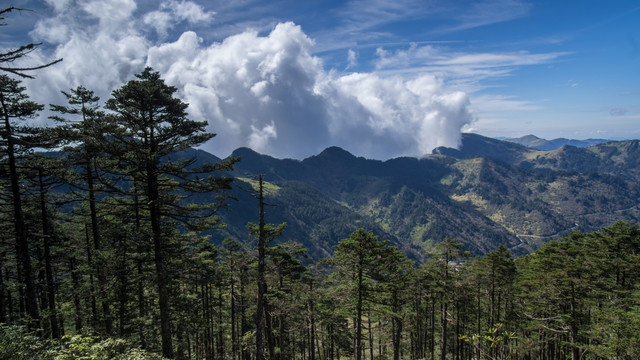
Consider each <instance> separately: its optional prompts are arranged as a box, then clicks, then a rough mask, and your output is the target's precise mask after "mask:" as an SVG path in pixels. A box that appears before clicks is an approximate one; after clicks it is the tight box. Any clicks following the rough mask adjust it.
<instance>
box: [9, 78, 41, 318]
mask: <svg viewBox="0 0 640 360" xmlns="http://www.w3.org/2000/svg"><path fill="white" fill-rule="evenodd" d="M24 91H25V88H24V87H22V86H20V81H18V80H15V79H12V78H10V77H8V76H7V75H0V115H1V117H2V121H3V126H2V129H1V130H0V135H1V139H2V144H1V151H2V159H1V160H2V166H3V167H6V168H7V177H8V180H9V188H10V194H11V195H10V197H11V202H12V207H13V208H12V211H13V225H14V235H15V238H16V244H15V246H16V257H17V262H18V274H21V275H22V277H21V281H22V283H23V285H24V286H25V291H26V294H25V297H26V308H27V314H28V317H29V320H28V323H29V327H30V328H37V327H38V326H39V324H38V323H39V321H40V312H39V309H38V303H37V294H36V287H35V283H34V274H33V268H32V265H31V256H30V255H29V239H28V236H27V227H26V223H25V217H24V210H23V194H22V191H21V186H20V176H19V171H18V166H19V162H20V159H21V158H22V157H23V156H24V155H26V154H27V153H28V152H29V151H30V150H32V149H33V148H36V147H46V146H47V144H46V141H45V140H46V139H45V137H44V135H45V134H44V131H43V129H41V128H37V127H33V126H31V125H29V124H28V123H27V121H28V120H29V119H31V118H33V117H35V116H36V114H37V112H38V111H40V110H42V109H43V106H42V105H40V104H37V103H35V102H33V101H30V100H29V97H28V96H27V94H25V93H24Z"/></svg>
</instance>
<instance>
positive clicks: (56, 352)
mask: <svg viewBox="0 0 640 360" xmlns="http://www.w3.org/2000/svg"><path fill="white" fill-rule="evenodd" d="M0 359H15V360H34V359H41V360H49V359H51V360H54V359H55V360H72V359H73V360H112V359H113V360H162V356H160V355H157V354H154V353H150V352H147V351H145V350H142V349H139V348H136V347H134V346H133V345H131V344H130V343H128V342H127V341H125V340H123V339H117V338H106V339H102V340H101V339H99V338H97V337H92V336H87V335H73V336H65V337H63V339H62V341H52V340H43V339H41V338H40V337H38V336H36V335H35V334H33V333H30V332H28V331H27V330H26V328H25V327H24V326H16V325H3V324H0Z"/></svg>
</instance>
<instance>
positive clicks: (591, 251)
mask: <svg viewBox="0 0 640 360" xmlns="http://www.w3.org/2000/svg"><path fill="white" fill-rule="evenodd" d="M11 10H12V8H8V9H5V10H2V11H0V19H3V18H4V15H6V14H8V13H9V12H11ZM34 47H37V44H28V45H25V46H23V47H20V48H18V49H15V50H12V51H10V52H7V53H4V54H0V65H2V66H1V67H0V70H2V74H0V115H1V121H2V126H0V128H1V129H0V137H1V140H0V190H1V191H0V227H1V229H2V233H3V235H2V237H1V238H0V359H163V358H166V359H174V358H175V359H216V360H218V359H219V360H222V359H234V360H263V359H271V360H276V359H279V360H288V359H304V360H339V359H356V360H363V359H371V360H373V359H393V360H399V359H411V360H418V359H441V360H445V359H455V360H466V359H469V360H470V359H572V360H577V359H637V358H640V301H639V299H640V226H638V225H637V224H635V223H633V222H627V221H617V222H614V223H612V224H610V225H609V226H606V227H603V228H601V229H600V230H598V231H593V232H589V233H582V232H579V231H573V232H571V233H570V234H569V235H568V236H565V237H563V238H561V239H559V240H555V241H550V242H548V243H546V244H545V245H543V246H542V247H541V248H539V249H538V250H536V251H534V252H532V253H530V254H526V255H521V256H519V257H515V256H512V254H511V253H510V251H509V249H508V248H507V247H505V246H499V247H498V248H496V249H494V250H493V251H490V252H488V253H487V254H485V255H474V254H471V253H470V252H468V251H464V247H465V244H463V243H462V242H460V241H458V240H456V239H454V238H447V239H446V240H445V241H442V242H440V243H437V244H435V245H434V246H431V247H430V248H429V249H428V251H427V250H424V251H425V254H424V258H425V259H426V260H425V261H421V262H420V263H416V262H414V261H412V260H410V259H409V258H408V257H407V256H406V255H405V254H403V252H402V251H400V250H399V249H398V248H397V247H396V246H394V245H392V244H391V243H390V242H389V241H388V240H385V239H384V238H381V237H379V236H377V235H374V233H373V232H371V231H369V229H363V228H360V229H357V230H355V231H353V232H352V233H351V234H350V235H349V236H348V237H346V238H344V239H342V240H341V241H340V242H339V243H338V244H336V245H335V246H334V247H333V253H332V254H330V255H329V256H327V257H325V258H322V259H314V258H312V257H310V256H309V255H308V254H307V251H306V249H305V248H304V246H303V245H302V244H301V242H296V241H285V242H282V241H278V238H280V237H281V236H282V234H284V233H286V232H287V224H286V223H281V224H272V223H269V218H268V211H266V210H265V208H268V207H269V206H270V204H269V203H268V202H267V201H265V194H266V193H268V191H269V186H273V185H270V184H269V183H267V182H266V181H264V179H263V177H262V175H261V174H255V178H253V179H251V180H250V181H248V180H246V179H245V180H244V181H242V182H238V181H234V178H233V176H231V175H230V174H231V170H232V169H233V167H234V164H236V163H237V162H238V161H242V159H241V158H234V157H230V158H227V159H225V160H220V161H218V162H215V163H201V162H198V161H197V159H196V158H195V157H188V156H184V151H186V150H188V149H190V148H193V147H197V146H198V145H200V144H203V143H204V142H206V141H215V138H214V136H215V135H214V134H211V133H210V132H207V131H205V130H206V125H207V124H206V123H204V122H197V121H193V120H190V119H189V118H188V116H187V106H188V105H187V104H186V103H184V102H183V101H181V100H180V99H179V98H178V97H177V96H176V94H175V93H176V91H177V89H176V88H175V87H172V86H170V85H168V84H166V83H165V81H164V80H163V79H162V78H161V76H160V74H159V73H158V72H156V71H154V70H153V69H151V68H145V69H144V70H142V71H141V72H140V73H139V74H137V75H136V77H135V78H134V79H131V80H130V81H128V82H127V83H126V84H124V85H123V86H122V87H120V88H118V89H114V90H113V92H112V94H111V97H110V98H109V99H106V101H101V99H99V98H98V97H97V96H95V94H94V93H93V91H92V90H90V89H87V88H85V87H83V86H81V85H80V86H78V87H76V88H74V89H63V90H62V92H63V94H64V96H65V97H66V99H67V100H68V101H67V103H65V104H51V105H48V106H49V108H50V110H51V111H52V112H53V113H54V114H55V115H53V116H52V117H51V121H52V123H53V125H52V126H46V127H44V126H36V125H35V122H34V121H33V120H34V119H35V118H36V117H37V116H38V114H39V113H40V112H41V111H42V110H43V109H44V105H43V104H38V103H36V102H33V101H31V100H30V99H29V97H28V95H27V94H26V88H25V87H24V85H23V83H22V80H23V79H24V78H30V77H33V74H34V72H33V71H35V70H38V68H41V67H46V66H50V65H54V64H55V63H56V62H57V61H59V60H54V61H52V62H50V63H48V64H43V65H40V66H35V67H33V68H19V67H13V66H12V64H13V60H15V59H17V58H19V57H21V56H24V55H25V54H28V53H29V52H30V51H32V49H33V48H34ZM30 84H37V80H35V82H30ZM102 104H103V105H102ZM212 138H213V139H212ZM181 154H182V155H181ZM247 184H249V185H247ZM236 187H242V190H243V191H245V192H247V193H249V194H250V195H251V197H250V199H251V200H252V201H253V203H252V204H248V205H247V204H245V205H244V206H245V207H246V208H250V209H253V210H254V212H255V223H249V224H247V225H246V237H244V238H232V237H229V238H226V239H225V240H224V241H222V242H221V243H214V242H213V241H211V239H210V235H209V234H211V232H216V231H218V230H219V229H222V228H223V227H224V226H225V224H224V223H223V222H222V221H221V218H220V214H221V213H222V212H224V211H226V210H227V209H228V208H233V206H234V204H235V203H234V202H233V201H232V200H231V199H230V196H229V193H230V191H231V189H235V188H236Z"/></svg>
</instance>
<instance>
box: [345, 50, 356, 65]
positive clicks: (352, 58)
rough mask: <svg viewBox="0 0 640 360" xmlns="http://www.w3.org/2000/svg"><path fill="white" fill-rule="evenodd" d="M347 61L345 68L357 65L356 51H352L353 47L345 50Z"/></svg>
mask: <svg viewBox="0 0 640 360" xmlns="http://www.w3.org/2000/svg"><path fill="white" fill-rule="evenodd" d="M347 62H348V64H347V69H349V68H352V67H356V66H358V53H356V52H355V51H353V49H349V51H347Z"/></svg>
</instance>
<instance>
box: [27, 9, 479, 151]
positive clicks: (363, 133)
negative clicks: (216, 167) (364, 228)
mask: <svg viewBox="0 0 640 360" xmlns="http://www.w3.org/2000/svg"><path fill="white" fill-rule="evenodd" d="M119 1H120V3H119V4H120V5H121V6H122V7H123V8H122V9H118V10H117V11H116V10H115V9H113V10H114V11H116V12H117V14H116V16H115V17H114V18H113V19H106V16H104V13H101V11H107V10H108V9H107V8H105V6H107V7H108V6H110V5H100V4H98V2H97V1H96V2H90V3H86V4H85V5H84V6H83V7H82V9H81V10H77V9H75V10H74V7H73V6H68V7H67V8H66V10H64V11H61V12H59V13H58V15H57V17H54V18H52V19H49V20H47V21H43V22H41V23H39V24H38V26H37V29H36V31H35V33H36V34H40V35H41V36H45V35H46V34H47V33H48V31H50V30H52V29H62V30H56V35H55V36H51V37H50V40H51V41H53V42H54V44H56V50H55V54H54V56H55V57H56V58H57V57H63V58H64V59H65V60H64V61H63V62H62V63H61V64H58V65H56V66H54V67H51V68H48V69H45V70H43V71H42V72H41V73H40V74H39V75H38V82H39V84H42V86H39V87H30V92H31V95H32V97H33V98H34V99H36V100H38V101H40V102H43V103H62V102H64V99H63V98H62V97H61V96H60V95H59V91H60V90H67V89H69V88H75V87H76V86H78V85H83V86H85V87H87V88H89V89H92V90H94V91H95V92H96V94H97V95H99V96H101V98H102V99H103V100H106V99H107V98H108V97H109V94H110V92H111V91H112V90H113V89H116V88H118V87H119V86H121V85H122V84H123V83H124V82H126V81H128V80H130V79H133V75H134V74H135V73H139V72H140V71H141V70H142V69H143V68H144V66H145V65H150V66H152V67H153V68H154V69H156V70H158V71H160V73H161V75H162V76H163V78H165V79H166V81H167V83H169V84H171V85H174V86H176V87H177V88H178V94H177V95H178V96H179V97H181V98H182V99H183V100H184V101H186V102H188V103H189V104H190V105H189V109H188V111H189V114H190V117H191V118H193V119H194V120H206V121H208V123H209V126H208V130H209V131H211V132H214V133H217V134H218V136H216V137H215V138H214V139H213V140H212V141H210V142H209V143H207V144H205V145H204V146H203V148H204V149H205V150H208V151H211V152H212V153H214V154H216V155H219V156H226V155H228V154H229V153H231V152H232V151H233V150H235V149H236V148H238V147H241V146H249V147H252V148H254V149H255V150H257V151H261V152H264V153H268V154H270V155H274V156H278V157H294V158H303V157H306V156H310V155H313V154H317V153H318V152H320V151H321V150H323V149H324V148H326V147H328V146H332V145H337V146H341V147H343V148H345V149H347V150H349V151H352V152H353V153H355V154H357V155H361V156H367V157H372V158H390V157H395V156H400V155H412V156H420V155H423V154H425V153H428V152H430V151H431V149H432V148H434V147H436V146H441V145H446V146H456V145H457V144H458V142H459V140H460V128H461V127H463V126H464V125H465V124H469V123H470V122H471V121H472V115H471V113H470V111H469V100H468V98H467V96H466V95H465V94H464V93H460V92H450V91H447V90H446V88H445V86H444V85H443V83H442V81H439V80H438V79H437V78H435V77H434V76H431V75H425V74H418V75H415V76H411V77H397V76H381V75H378V74H374V73H355V74H350V75H340V74H338V73H335V72H333V71H327V70H325V69H324V67H323V64H322V61H321V60H320V59H319V58H318V57H315V56H313V55H312V51H313V47H314V41H313V40H312V39H311V38H309V37H308V36H307V35H306V34H305V33H304V32H303V31H302V29H301V28H300V26H297V25H295V24H293V23H290V22H287V23H280V24H278V25H277V26H275V27H274V28H273V29H272V31H271V32H270V33H268V34H267V35H266V36H263V35H259V34H258V32H257V31H244V32H240V33H238V34H236V35H233V36H230V37H227V38H226V39H224V40H223V41H222V42H218V43H212V44H205V43H204V42H203V40H202V39H201V38H200V37H199V36H198V34H196V33H195V32H193V31H186V32H184V33H182V35H181V36H180V37H179V38H177V40H175V41H173V42H162V40H161V39H160V40H158V41H157V42H156V43H153V42H152V40H150V39H149V38H147V37H145V34H148V32H147V31H146V29H144V28H140V27H139V26H141V25H142V26H145V24H144V23H140V22H135V21H132V19H133V17H134V13H133V12H134V10H135V9H136V7H135V3H133V2H128V1H125V0H119ZM189 4H190V3H189V2H185V1H182V2H177V1H167V2H164V3H163V4H162V5H161V6H160V7H159V8H158V9H151V10H150V11H147V12H146V14H147V15H148V16H149V17H148V19H152V18H154V17H155V24H157V25H158V26H157V27H156V30H158V31H163V30H162V29H169V28H170V27H171V26H173V25H172V21H173V20H166V21H165V20H163V19H164V18H163V17H162V16H161V13H167V12H170V11H171V12H172V13H173V14H182V15H180V16H181V18H180V19H184V21H206V19H210V16H212V13H205V12H203V11H201V10H202V9H200V8H197V9H196V8H193V7H191V6H190V5H189ZM74 11H75V12H76V14H77V12H78V11H82V12H84V14H85V17H86V13H90V14H93V16H91V17H90V20H91V21H88V20H86V19H85V20H83V22H82V23H74V22H73V21H69V19H74V18H75V17H74V16H70V15H72V14H73V12H74ZM203 14H209V15H203ZM116 25H117V26H116ZM349 57H350V58H351V60H353V61H356V60H357V54H356V53H355V51H354V52H352V53H351V54H350V55H349ZM55 94H57V95H55ZM56 96H57V97H56Z"/></svg>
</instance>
